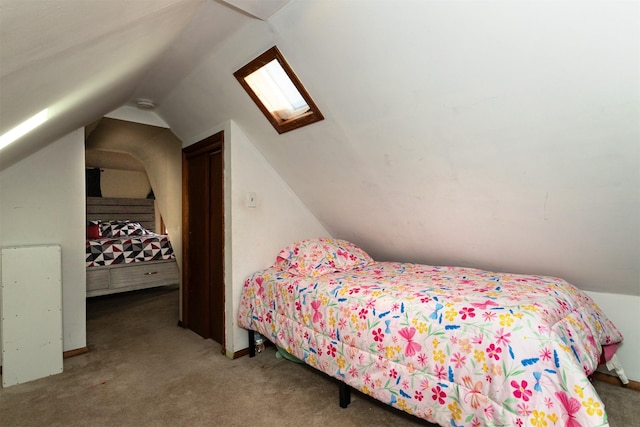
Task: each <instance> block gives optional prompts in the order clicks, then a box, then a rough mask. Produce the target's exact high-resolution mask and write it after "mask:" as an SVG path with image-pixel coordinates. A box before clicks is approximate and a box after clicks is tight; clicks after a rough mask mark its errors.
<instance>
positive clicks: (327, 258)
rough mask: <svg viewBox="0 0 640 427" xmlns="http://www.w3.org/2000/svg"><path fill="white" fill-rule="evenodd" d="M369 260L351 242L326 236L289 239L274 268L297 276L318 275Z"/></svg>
mask: <svg viewBox="0 0 640 427" xmlns="http://www.w3.org/2000/svg"><path fill="white" fill-rule="evenodd" d="M372 262H373V259H372V258H371V257H370V256H369V254H367V253H366V252H365V251H363V250H362V249H360V248H359V247H357V246H356V245H354V244H353V243H351V242H347V241H346V240H340V239H333V238H330V237H320V238H316V239H307V240H303V241H301V242H296V243H292V244H291V245H288V246H287V247H285V248H284V249H282V250H281V251H280V253H279V254H278V257H277V258H276V266H277V267H278V268H280V269H282V270H288V271H289V273H291V274H297V275H301V276H321V275H323V274H327V273H334V272H336V271H344V270H350V269H354V268H358V267H364V266H365V265H367V264H370V263H372Z"/></svg>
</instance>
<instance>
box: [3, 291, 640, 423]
mask: <svg viewBox="0 0 640 427" xmlns="http://www.w3.org/2000/svg"><path fill="white" fill-rule="evenodd" d="M87 317H88V318H87V331H88V332H87V333H88V344H89V348H90V349H91V352H90V353H88V354H85V355H81V356H77V357H74V358H71V359H67V360H65V364H64V369H65V370H64V373H62V374H59V375H56V376H52V377H48V378H43V379H41V380H37V381H32V382H30V383H26V384H21V385H17V386H13V387H9V388H6V389H0V426H12V427H13V426H247V425H258V426H302V425H304V426H323V427H326V426H418V425H421V426H424V425H429V424H428V423H426V422H424V421H421V420H419V419H417V418H413V417H411V416H408V415H406V414H404V413H402V412H399V411H396V410H394V409H393V408H390V407H388V406H386V405H384V404H380V403H379V402H376V401H374V400H371V399H369V398H368V397H366V396H364V395H362V394H359V393H355V392H354V393H352V403H351V405H350V406H349V407H348V408H347V409H341V408H340V407H339V406H338V387H337V385H336V383H335V382H334V380H332V379H330V378H328V377H326V376H324V375H322V374H320V373H318V372H317V371H314V370H312V369H310V368H308V367H306V366H304V365H298V364H294V363H292V362H288V361H286V360H282V359H277V358H276V357H275V353H274V351H273V348H267V350H266V351H265V352H264V353H261V354H259V355H258V356H257V357H256V358H254V359H249V358H248V357H242V358H239V359H237V360H229V359H227V358H226V357H224V356H223V355H222V354H221V347H220V345H218V344H216V343H215V342H213V341H211V340H204V339H202V338H200V337H199V336H197V335H195V334H194V333H192V332H190V331H188V330H185V329H182V328H179V327H177V326H176V322H177V318H178V292H177V290H175V289H155V290H148V291H142V292H136V293H131V294H127V295H117V296H110V297H102V298H97V299H91V300H89V302H88V305H87ZM596 387H597V389H598V392H599V393H600V395H601V396H602V398H603V400H604V402H605V405H606V407H607V412H608V414H609V421H610V424H611V426H612V427H627V426H640V393H638V392H635V391H632V390H626V389H623V388H621V387H614V386H611V385H609V384H605V383H601V382H598V383H596Z"/></svg>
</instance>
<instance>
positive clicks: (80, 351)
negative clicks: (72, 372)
mask: <svg viewBox="0 0 640 427" xmlns="http://www.w3.org/2000/svg"><path fill="white" fill-rule="evenodd" d="M85 353H89V347H81V348H76V349H75V350H69V351H65V352H63V353H62V358H63V359H68V358H70V357H74V356H80V355H81V354H85Z"/></svg>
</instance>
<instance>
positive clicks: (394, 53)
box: [161, 0, 640, 296]
mask: <svg viewBox="0 0 640 427" xmlns="http://www.w3.org/2000/svg"><path fill="white" fill-rule="evenodd" d="M639 4H640V3H638V2H633V1H626V2H622V1H614V0H611V1H593V2H587V1H584V2H579V3H577V2H575V1H513V2H508V1H492V0H490V1H471V2H469V1H466V2H460V1H450V2H446V1H405V2H402V6H398V5H396V3H394V2H390V1H388V0H369V1H367V2H366V7H363V2H359V1H339V2H338V1H310V0H297V1H292V2H291V3H289V4H288V5H287V6H285V7H284V8H283V9H282V10H280V11H279V12H278V13H277V14H275V15H274V16H273V17H271V18H270V19H269V20H268V21H267V22H266V23H265V22H261V21H257V20H256V21H254V22H253V23H251V24H250V25H247V26H244V27H241V28H239V30H238V32H237V33H236V34H234V35H233V36H231V37H229V38H228V39H227V40H225V41H224V43H221V44H219V45H215V46H214V47H212V51H211V52H210V56H209V57H206V56H205V55H203V59H202V62H201V63H200V65H199V67H197V68H195V69H194V70H193V72H192V73H191V74H190V75H189V76H188V77H187V78H185V79H183V80H182V81H181V83H180V85H179V86H178V87H177V88H176V89H175V90H174V91H173V92H172V93H171V94H170V96H168V97H167V99H165V100H164V102H163V104H162V106H161V110H162V116H163V117H164V118H165V119H166V121H167V122H169V123H170V124H171V128H172V129H173V130H174V131H175V132H176V135H178V136H179V137H180V138H182V139H185V138H187V139H188V138H189V136H190V135H192V134H194V133H197V132H200V131H201V129H202V127H203V123H211V122H213V123H218V122H221V121H223V120H226V119H227V118H233V120H234V121H235V122H236V123H238V124H239V125H240V126H241V127H242V129H243V132H244V133H245V134H246V135H247V137H248V138H249V139H250V140H251V141H252V142H253V144H254V145H255V146H256V147H257V148H258V150H259V151H260V152H261V153H262V154H263V155H264V157H265V158H266V159H267V161H268V162H269V163H270V164H271V165H272V166H273V167H274V169H276V170H277V171H278V174H279V175H280V176H281V177H282V178H283V179H284V181H285V182H287V183H288V185H289V186H290V187H291V188H292V189H293V190H294V191H295V193H296V194H297V195H298V196H299V197H300V198H301V200H302V201H303V202H304V203H305V204H306V205H307V206H308V207H309V209H310V210H311V211H312V212H313V213H314V215H315V216H316V217H317V218H319V219H320V220H321V221H322V222H323V224H325V225H326V227H327V229H328V230H329V231H330V232H331V233H332V235H334V236H336V237H341V238H345V239H348V240H351V241H353V242H355V243H357V244H359V245H360V246H362V247H363V249H365V250H367V251H368V252H369V253H370V254H371V255H372V256H374V257H375V258H377V259H380V260H402V261H418V262H423V263H428V264H457V265H467V266H474V267H480V268H487V269H492V270H501V271H509V272H520V273H535V274H543V275H552V276H557V277H562V278H564V279H566V280H568V281H569V282H571V283H573V284H575V285H576V286H578V287H580V288H581V289H587V290H592V291H600V292H611V293H619V294H626V295H638V296H640V286H639V285H638V284H639V283H640V263H639V262H638V259H640V246H639V245H638V240H639V239H640V145H639V144H638V141H639V140H640V126H639V125H638V117H639V114H640V113H639V106H640V69H639V64H640V61H639V55H640V45H639V41H640V37H638V34H639V21H638V19H637V17H638V13H639V9H638V6H639ZM274 44H276V45H278V47H279V48H280V50H281V51H282V52H283V54H284V56H285V57H286V59H287V61H288V62H289V63H290V64H291V66H292V67H293V69H294V70H295V72H296V74H297V76H298V77H299V78H300V79H301V80H302V82H303V83H304V84H305V86H306V88H307V89H308V90H309V92H310V93H311V95H312V97H313V98H314V100H315V101H316V103H317V104H318V106H319V107H320V110H321V111H322V112H323V114H324V116H325V120H324V121H322V122H319V123H316V124H313V125H310V126H308V127H305V128H302V129H299V130H296V131H294V132H289V133H286V134H282V135H278V134H277V133H276V132H275V131H274V130H273V128H272V127H271V125H270V124H269V123H268V122H267V120H266V119H265V118H264V116H263V115H262V114H261V113H260V111H259V110H258V108H257V107H256V106H255V105H254V103H253V102H252V101H251V99H250V98H249V97H248V96H247V95H246V93H244V91H243V89H242V88H241V87H240V85H239V84H238V82H237V81H236V80H235V78H234V77H233V72H234V71H235V70H237V69H239V68H240V67H241V66H243V65H245V64H246V63H247V62H248V61H250V60H251V59H253V58H255V57H256V56H257V55H258V54H260V53H262V52H263V51H265V50H266V49H268V48H270V47H271V46H273V45H274Z"/></svg>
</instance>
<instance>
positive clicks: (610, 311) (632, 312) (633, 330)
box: [587, 292, 640, 381]
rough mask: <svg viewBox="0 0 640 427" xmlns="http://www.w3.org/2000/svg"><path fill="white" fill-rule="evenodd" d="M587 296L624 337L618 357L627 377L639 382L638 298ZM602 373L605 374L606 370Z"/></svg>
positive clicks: (614, 295)
mask: <svg viewBox="0 0 640 427" xmlns="http://www.w3.org/2000/svg"><path fill="white" fill-rule="evenodd" d="M587 295H589V296H590V297H591V298H592V299H593V300H594V301H595V302H596V304H598V306H599V307H600V308H601V309H602V310H603V311H604V312H605V313H606V314H607V316H608V317H609V319H610V320H611V321H612V322H613V323H614V324H615V325H616V327H617V328H618V330H619V331H620V332H621V333H622V335H623V336H624V342H623V343H622V345H621V346H620V347H618V352H617V354H618V357H619V359H620V362H621V363H622V367H623V368H624V371H625V374H626V375H627V377H628V378H629V379H630V380H634V381H640V358H638V355H640V329H639V328H638V313H639V312H640V297H637V296H630V295H617V294H608V293H603V292H587ZM602 369H603V368H601V370H602ZM604 371H605V372H606V369H604ZM610 374H611V375H615V372H613V371H612V372H610Z"/></svg>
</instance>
